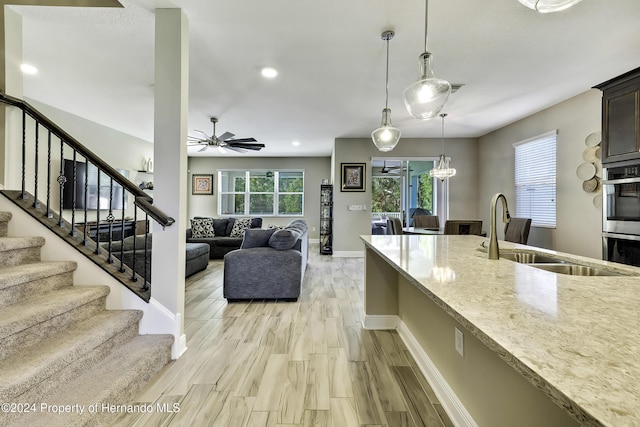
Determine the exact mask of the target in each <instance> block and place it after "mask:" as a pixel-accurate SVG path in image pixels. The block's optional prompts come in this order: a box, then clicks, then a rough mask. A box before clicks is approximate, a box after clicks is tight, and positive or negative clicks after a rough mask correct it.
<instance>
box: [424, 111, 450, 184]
mask: <svg viewBox="0 0 640 427" xmlns="http://www.w3.org/2000/svg"><path fill="white" fill-rule="evenodd" d="M440 117H442V154H440V160H439V161H438V166H437V167H435V168H434V169H431V170H430V171H429V176H431V177H432V178H438V179H439V180H440V181H444V180H445V179H447V178H451V177H452V176H454V175H455V174H456V170H455V169H454V168H451V167H449V161H448V160H447V159H446V157H445V156H444V118H445V117H447V115H446V114H445V113H443V114H440Z"/></svg>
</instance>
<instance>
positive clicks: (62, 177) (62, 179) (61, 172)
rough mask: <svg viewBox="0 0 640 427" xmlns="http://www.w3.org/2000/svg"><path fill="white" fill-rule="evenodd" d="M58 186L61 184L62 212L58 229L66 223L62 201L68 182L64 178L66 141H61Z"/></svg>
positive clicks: (59, 216)
mask: <svg viewBox="0 0 640 427" xmlns="http://www.w3.org/2000/svg"><path fill="white" fill-rule="evenodd" d="M57 181H58V184H60V210H59V211H58V212H59V215H58V227H60V228H64V221H63V220H62V200H63V199H64V184H65V183H66V182H67V178H66V177H65V176H64V141H63V140H62V139H60V175H58V179H57Z"/></svg>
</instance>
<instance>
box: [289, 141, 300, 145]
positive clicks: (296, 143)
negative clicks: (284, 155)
mask: <svg viewBox="0 0 640 427" xmlns="http://www.w3.org/2000/svg"><path fill="white" fill-rule="evenodd" d="M291 144H292V145H300V141H293V142H292V143H291Z"/></svg>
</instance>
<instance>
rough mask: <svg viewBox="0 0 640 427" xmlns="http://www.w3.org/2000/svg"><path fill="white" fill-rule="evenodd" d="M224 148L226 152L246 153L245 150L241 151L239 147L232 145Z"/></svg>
mask: <svg viewBox="0 0 640 427" xmlns="http://www.w3.org/2000/svg"><path fill="white" fill-rule="evenodd" d="M224 148H226V149H227V150H231V151H235V152H236V153H245V152H246V150H244V149H241V148H239V147H234V146H232V145H225V146H224Z"/></svg>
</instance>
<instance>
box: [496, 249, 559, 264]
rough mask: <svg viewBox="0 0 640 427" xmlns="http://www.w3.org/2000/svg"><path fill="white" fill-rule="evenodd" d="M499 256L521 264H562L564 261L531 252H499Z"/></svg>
mask: <svg viewBox="0 0 640 427" xmlns="http://www.w3.org/2000/svg"><path fill="white" fill-rule="evenodd" d="M500 258H504V259H508V260H511V261H515V262H519V263H522V264H533V263H545V264H546V263H554V264H564V263H565V261H562V260H560V259H558V258H554V257H552V256H548V255H542V254H536V253H532V252H504V253H503V252H500Z"/></svg>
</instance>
